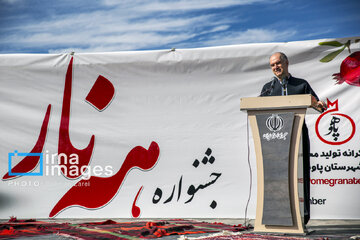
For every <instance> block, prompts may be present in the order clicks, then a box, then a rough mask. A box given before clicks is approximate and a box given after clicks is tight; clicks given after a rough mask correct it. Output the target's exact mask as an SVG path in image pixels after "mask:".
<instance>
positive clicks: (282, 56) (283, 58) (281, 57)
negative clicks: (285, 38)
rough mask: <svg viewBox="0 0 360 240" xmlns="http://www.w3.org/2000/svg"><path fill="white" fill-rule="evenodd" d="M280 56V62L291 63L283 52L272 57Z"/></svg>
mask: <svg viewBox="0 0 360 240" xmlns="http://www.w3.org/2000/svg"><path fill="white" fill-rule="evenodd" d="M277 53H278V54H280V60H281V61H287V62H289V59H288V57H287V56H286V55H285V53H283V52H276V53H273V54H272V55H271V56H273V55H275V54H277Z"/></svg>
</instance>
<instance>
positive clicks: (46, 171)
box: [8, 150, 113, 179]
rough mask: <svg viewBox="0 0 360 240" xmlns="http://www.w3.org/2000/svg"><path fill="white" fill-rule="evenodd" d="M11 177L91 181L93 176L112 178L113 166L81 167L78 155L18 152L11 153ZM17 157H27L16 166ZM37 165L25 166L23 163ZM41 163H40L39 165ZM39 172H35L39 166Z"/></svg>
mask: <svg viewBox="0 0 360 240" xmlns="http://www.w3.org/2000/svg"><path fill="white" fill-rule="evenodd" d="M8 156H9V162H8V166H9V172H8V175H9V176H61V175H62V174H63V173H65V175H69V176H70V177H71V176H78V175H81V178H82V179H89V178H90V177H91V176H101V175H103V174H104V175H105V176H112V175H113V170H112V166H105V167H104V168H103V167H102V166H98V165H95V166H93V167H92V166H81V167H79V156H78V155H77V154H70V158H68V156H67V155H66V154H64V153H61V154H57V153H55V154H50V153H49V151H48V150H46V152H45V153H20V152H18V151H17V150H15V151H14V152H9V153H8ZM16 157H25V158H24V160H25V161H21V162H20V163H19V164H17V165H15V166H14V167H13V165H14V162H15V161H14V160H15V158H16ZM24 162H25V163H31V162H34V163H35V164H28V165H27V164H23V163H24ZM37 162H39V163H37ZM61 164H70V167H69V168H65V167H62V166H61ZM39 165H40V167H39V171H38V172H33V171H34V170H35V169H36V168H37V166H39Z"/></svg>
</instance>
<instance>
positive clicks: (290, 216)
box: [240, 94, 321, 234]
mask: <svg viewBox="0 0 360 240" xmlns="http://www.w3.org/2000/svg"><path fill="white" fill-rule="evenodd" d="M316 102H317V101H316V100H315V98H314V97H313V96H311V95H309V94H303V95H290V96H268V97H249V98H242V99H241V103H240V110H241V111H247V114H248V118H249V122H250V126H251V129H252V134H253V140H254V146H255V153H256V167H257V205H256V218H255V225H254V231H256V232H281V233H293V234H303V233H304V222H303V221H304V220H303V201H304V197H303V181H302V180H303V179H302V163H303V161H302V140H301V133H302V126H303V123H304V118H305V114H306V113H309V112H310V113H317V112H321V111H320V110H319V109H317V108H316Z"/></svg>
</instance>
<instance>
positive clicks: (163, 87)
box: [0, 38, 360, 219]
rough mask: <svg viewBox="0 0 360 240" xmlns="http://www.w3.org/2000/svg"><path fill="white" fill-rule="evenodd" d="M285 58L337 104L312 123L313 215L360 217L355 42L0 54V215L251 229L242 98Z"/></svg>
mask: <svg viewBox="0 0 360 240" xmlns="http://www.w3.org/2000/svg"><path fill="white" fill-rule="evenodd" d="M275 51H282V52H285V53H286V54H287V55H288V57H289V60H290V73H291V74H292V75H293V76H295V77H299V78H304V79H306V80H307V81H308V82H309V83H310V85H311V86H312V88H313V89H314V91H315V92H316V93H317V94H318V96H319V97H320V98H321V99H322V100H327V101H328V106H329V109H328V110H327V111H326V112H324V113H322V114H309V115H307V116H306V123H307V126H308V128H309V134H310V141H311V169H310V171H311V180H310V182H311V199H310V202H311V204H312V205H311V218H313V219H324V218H338V219H359V218H360V214H359V213H360V207H359V205H358V203H357V199H359V198H360V145H359V141H360V133H359V123H360V112H359V109H358V107H357V102H358V101H359V100H360V98H359V96H360V95H359V91H360V88H359V87H360V54H359V53H360V43H359V40H358V38H346V39H335V40H334V39H330V40H329V39H327V40H313V41H303V42H289V43H268V44H246V45H235V46H224V47H213V48H202V49H179V50H177V49H176V50H175V51H170V50H161V51H133V52H114V53H91V54H90V53H88V54H80V53H79V54H77V53H75V54H74V55H72V54H6V55H0V76H1V77H0V112H1V115H0V130H1V131H0V158H1V160H0V173H1V177H2V180H1V181H0V218H5V219H6V218H8V217H9V216H16V217H18V218H48V217H50V218H90V217H91V218H96V217H101V218H104V217H106V218H129V217H133V218H138V217H144V218H185V217H188V218H194V217H198V218H209V217H212V218H215V217H216V218H243V217H247V218H254V217H255V211H256V174H255V173H256V171H255V168H256V164H255V162H256V160H255V153H254V149H253V142H252V136H251V134H250V133H249V134H250V135H248V128H249V126H247V116H246V114H245V113H243V112H241V111H240V98H243V97H253V96H258V95H259V94H260V90H261V88H262V86H263V85H264V84H265V83H266V82H268V81H270V80H271V78H272V72H271V69H270V67H269V63H268V59H269V56H270V55H271V54H272V53H273V52H275ZM349 52H350V53H349ZM269 119H270V118H269ZM279 119H280V118H279V117H276V116H274V117H273V118H271V119H270V120H268V121H267V122H266V124H267V125H269V127H270V128H269V129H273V131H275V134H277V135H276V136H278V135H279V134H280V133H279V132H276V131H277V129H280V127H281V124H282V122H281V121H280V120H279ZM273 135H274V134H273V133H272V135H271V136H273ZM271 136H270V135H269V137H271ZM274 136H275V135H274ZM279 136H280V135H279ZM280 137H281V136H280ZM283 137H284V136H283ZM285 137H286V136H285ZM250 169H251V171H250ZM279 169H280V168H279ZM251 173H252V174H251ZM279 187H280V186H279ZM249 192H250V193H251V195H249Z"/></svg>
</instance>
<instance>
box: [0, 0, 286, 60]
mask: <svg viewBox="0 0 360 240" xmlns="http://www.w3.org/2000/svg"><path fill="white" fill-rule="evenodd" d="M7 1H18V0H7ZM70 2H71V1H65V0H64V1H62V2H61V3H54V4H58V5H55V6H52V8H51V11H55V14H54V13H52V12H51V11H50V10H49V14H48V15H46V16H45V17H43V18H41V19H30V20H28V21H24V18H25V17H23V21H22V22H19V23H18V24H12V25H9V26H7V25H6V26H5V27H4V28H3V29H4V30H3V31H6V32H5V33H2V34H1V36H0V47H1V49H2V48H4V49H6V46H12V47H13V48H18V49H47V50H48V52H57V53H59V52H63V51H66V52H68V51H69V50H71V51H77V52H84V51H85V52H94V51H102V52H103V51H121V50H137V49H159V48H168V47H169V46H171V47H177V46H181V45H183V44H184V43H185V42H189V43H191V44H193V45H192V46H211V45H226V44H235V43H243V42H253V41H258V40H259V39H260V40H261V39H262V40H263V41H267V40H271V39H274V37H273V35H275V34H278V33H277V32H276V31H270V30H268V31H266V30H265V29H249V30H247V31H245V32H244V31H242V32H234V30H230V29H231V26H232V25H233V24H239V22H241V21H243V20H239V19H236V20H234V19H233V18H232V17H231V16H227V15H226V14H223V12H214V11H207V10H209V9H215V8H216V9H217V8H232V7H235V6H239V5H251V4H255V3H260V2H261V3H267V2H270V1H269V0H223V1H208V0H199V1H190V0H178V1H143V0H142V1H140V0H123V1H115V0H103V1H101V2H100V3H98V4H99V5H98V6H92V7H91V8H88V7H87V6H86V4H87V2H86V1H85V2H84V3H82V4H81V5H79V6H78V8H79V10H78V11H68V12H67V11H65V10H66V9H67V8H68V5H67V4H69V3H70ZM48 4H50V3H48ZM78 4H79V3H78ZM57 8H60V9H63V11H60V10H56V9H57ZM44 9H47V7H46V6H44ZM56 11H57V12H56ZM194 11H195V12H194ZM239 15H241V13H239ZM26 16H27V15H26ZM19 18H21V15H20V16H19ZM31 20H32V21H31ZM280 34H283V33H280ZM205 35H209V38H208V39H206V40H205V41H202V42H201V43H200V42H198V43H197V44H194V43H196V41H197V40H196V39H199V38H201V37H203V36H205ZM2 46H4V47H2ZM188 47H189V46H188ZM1 49H0V51H1Z"/></svg>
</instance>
